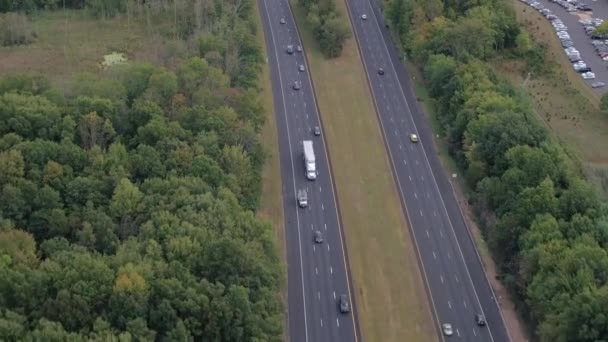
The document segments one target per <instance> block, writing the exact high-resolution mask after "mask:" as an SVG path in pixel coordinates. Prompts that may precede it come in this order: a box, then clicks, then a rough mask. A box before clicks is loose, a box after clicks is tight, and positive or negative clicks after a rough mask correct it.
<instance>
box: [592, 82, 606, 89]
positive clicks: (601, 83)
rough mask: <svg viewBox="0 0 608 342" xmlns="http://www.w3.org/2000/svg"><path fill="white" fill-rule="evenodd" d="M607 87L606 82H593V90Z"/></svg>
mask: <svg viewBox="0 0 608 342" xmlns="http://www.w3.org/2000/svg"><path fill="white" fill-rule="evenodd" d="M605 86H606V83H604V82H599V81H598V82H593V83H591V88H603V87H605Z"/></svg>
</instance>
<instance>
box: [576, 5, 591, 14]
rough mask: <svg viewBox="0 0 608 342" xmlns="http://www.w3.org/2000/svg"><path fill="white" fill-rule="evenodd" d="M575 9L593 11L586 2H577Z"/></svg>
mask: <svg viewBox="0 0 608 342" xmlns="http://www.w3.org/2000/svg"><path fill="white" fill-rule="evenodd" d="M576 9H577V10H579V11H583V12H591V11H593V9H591V6H589V5H586V4H579V5H577V6H576Z"/></svg>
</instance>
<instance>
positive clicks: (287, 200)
mask: <svg viewBox="0 0 608 342" xmlns="http://www.w3.org/2000/svg"><path fill="white" fill-rule="evenodd" d="M258 4H259V10H260V16H261V18H262V24H263V29H264V34H265V38H266V49H267V56H268V57H267V59H268V65H269V67H270V74H271V79H272V91H273V95H274V109H275V114H276V121H277V130H278V140H279V141H278V143H279V155H280V156H279V157H280V164H281V177H282V184H283V186H282V192H283V207H284V214H285V236H286V241H285V243H286V247H287V265H288V267H287V269H288V274H287V276H288V285H287V287H288V333H289V339H290V341H291V342H300V341H302V342H309V341H310V342H324V341H327V342H336V341H358V340H359V332H358V327H357V325H356V310H355V309H356V307H355V305H354V304H355V303H354V301H353V298H352V295H351V289H352V285H351V284H350V279H349V275H348V273H347V270H348V268H347V267H348V266H347V265H348V260H347V255H346V252H345V248H344V246H343V232H342V227H341V221H340V216H339V209H338V207H337V205H336V195H335V189H334V185H333V180H332V175H331V166H330V164H329V163H328V161H329V158H328V155H327V150H326V147H325V141H324V138H323V134H321V135H320V136H315V135H314V134H313V129H314V127H315V126H320V127H322V125H321V122H320V117H319V111H318V107H317V104H316V99H315V96H314V89H313V85H312V82H311V80H310V77H309V74H308V63H307V62H306V58H305V56H304V54H303V53H302V52H298V51H295V50H296V47H297V46H301V45H302V43H301V40H300V37H299V33H298V30H297V27H296V25H295V22H294V19H293V15H292V12H291V8H290V7H289V3H288V2H287V1H286V0H258ZM283 22H284V23H283ZM288 45H293V47H294V52H293V54H288V53H287V46H288ZM301 65H302V66H304V69H305V71H303V72H302V71H300V70H299V68H300V66H301ZM296 81H300V82H301V89H299V90H295V89H293V85H294V82H296ZM303 140H312V141H313V144H314V150H315V155H316V167H317V169H318V172H319V174H318V176H317V179H316V180H314V181H309V180H307V179H306V177H305V173H304V161H303V147H302V141H303ZM300 189H306V190H307V193H308V202H309V204H308V208H305V209H302V208H298V206H297V204H296V194H297V192H298V190H300ZM317 230H318V231H320V232H321V234H322V235H323V240H324V241H323V243H314V240H313V236H314V232H315V231H317ZM341 294H345V295H346V296H347V297H348V299H349V303H350V305H351V312H350V313H348V314H342V313H340V310H339V307H338V299H339V297H340V295H341Z"/></svg>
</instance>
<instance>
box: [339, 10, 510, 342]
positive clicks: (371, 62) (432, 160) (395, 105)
mask: <svg viewBox="0 0 608 342" xmlns="http://www.w3.org/2000/svg"><path fill="white" fill-rule="evenodd" d="M346 2H347V7H348V12H349V17H350V20H351V23H352V25H353V27H354V31H355V38H356V40H357V42H358V46H359V50H360V53H361V55H362V59H363V64H364V68H365V70H366V73H367V77H368V81H369V86H370V89H371V92H372V95H373V98H374V103H375V106H376V112H377V115H378V119H379V121H380V126H381V129H382V132H383V137H384V141H385V144H386V148H387V151H388V153H389V156H390V159H391V164H392V170H393V175H394V177H395V179H396V181H397V185H398V188H399V189H398V190H399V193H400V197H401V202H402V206H403V208H404V210H405V212H406V215H407V217H408V220H409V221H410V229H411V230H412V232H413V236H414V240H415V241H414V242H415V245H416V249H417V252H418V257H419V262H420V265H421V266H422V267H421V268H422V271H423V276H424V281H425V283H426V286H427V290H428V292H429V293H430V298H431V305H432V308H433V312H434V319H435V321H436V325H437V328H438V329H439V331H440V333H441V334H443V332H442V331H441V325H442V324H445V323H449V324H451V325H452V328H453V335H452V336H451V337H445V336H443V335H441V336H442V337H441V338H442V339H444V340H445V339H456V340H460V341H493V342H502V341H509V340H510V339H509V336H508V333H507V330H506V328H505V325H504V320H503V318H502V315H501V312H500V310H499V307H498V304H497V302H496V300H495V297H494V293H493V291H492V288H491V287H490V285H489V282H488V280H487V278H486V276H485V273H484V270H483V267H482V264H481V260H480V258H479V255H478V253H477V250H476V248H475V245H474V243H473V240H472V238H471V235H470V233H469V231H468V228H467V227H466V225H465V223H464V220H463V216H462V212H461V211H460V208H459V207H458V203H457V201H456V198H455V195H454V192H453V188H452V185H451V183H450V180H449V178H448V177H447V175H446V174H445V172H444V171H443V169H442V167H441V164H440V162H439V159H438V157H437V152H436V150H435V147H434V146H433V143H432V132H431V130H430V129H429V126H428V123H427V122H426V120H425V119H424V115H423V113H422V111H421V110H420V109H419V105H418V103H417V102H416V97H415V96H414V95H413V94H414V93H413V90H412V87H411V84H410V78H409V75H408V74H407V72H406V70H405V69H404V68H403V66H402V65H401V63H400V61H399V55H398V53H397V51H396V49H395V47H394V46H393V45H392V43H391V39H390V35H389V33H388V30H387V29H386V27H385V22H384V19H383V17H382V14H381V11H380V9H379V7H378V5H377V3H376V2H375V1H373V0H347V1H346ZM363 15H365V17H363ZM380 69H383V71H384V74H383V75H381V74H380V73H379V70H380ZM411 134H416V135H417V136H418V137H419V139H420V140H419V142H418V143H413V142H411V141H410V135H411ZM475 314H482V315H484V316H485V318H486V321H487V325H486V326H485V327H483V326H478V325H477V323H476V321H475Z"/></svg>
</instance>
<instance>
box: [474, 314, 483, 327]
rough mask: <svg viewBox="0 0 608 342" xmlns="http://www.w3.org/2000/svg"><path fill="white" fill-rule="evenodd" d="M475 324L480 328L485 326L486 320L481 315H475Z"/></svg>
mask: <svg viewBox="0 0 608 342" xmlns="http://www.w3.org/2000/svg"><path fill="white" fill-rule="evenodd" d="M475 322H477V325H479V326H480V327H483V326H484V325H486V319H485V318H484V317H483V315H481V314H476V315H475Z"/></svg>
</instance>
